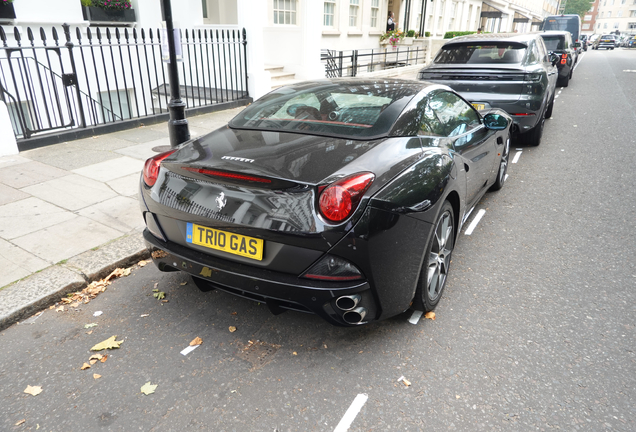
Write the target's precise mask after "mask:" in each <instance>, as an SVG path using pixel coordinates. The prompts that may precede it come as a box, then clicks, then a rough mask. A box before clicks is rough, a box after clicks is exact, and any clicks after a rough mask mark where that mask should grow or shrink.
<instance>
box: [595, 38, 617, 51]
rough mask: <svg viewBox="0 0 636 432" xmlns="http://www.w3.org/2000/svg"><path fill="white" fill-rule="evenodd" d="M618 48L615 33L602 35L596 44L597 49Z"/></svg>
mask: <svg viewBox="0 0 636 432" xmlns="http://www.w3.org/2000/svg"><path fill="white" fill-rule="evenodd" d="M614 48H616V38H615V36H614V35H601V37H600V38H599V39H598V41H597V44H596V49H614Z"/></svg>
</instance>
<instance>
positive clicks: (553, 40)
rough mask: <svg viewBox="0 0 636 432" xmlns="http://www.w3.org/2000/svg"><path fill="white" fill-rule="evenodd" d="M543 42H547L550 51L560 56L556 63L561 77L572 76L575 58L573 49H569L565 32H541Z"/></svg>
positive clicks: (546, 45)
mask: <svg viewBox="0 0 636 432" xmlns="http://www.w3.org/2000/svg"><path fill="white" fill-rule="evenodd" d="M541 37H542V38H543V43H544V44H545V47H546V49H547V50H548V52H551V53H554V54H556V55H558V56H559V61H558V62H557V63H556V67H557V69H558V71H559V78H561V79H563V78H566V77H569V76H570V72H571V71H572V68H574V58H573V57H572V51H571V50H569V49H567V45H568V40H567V39H569V38H568V37H566V35H565V34H563V33H557V32H545V33H541Z"/></svg>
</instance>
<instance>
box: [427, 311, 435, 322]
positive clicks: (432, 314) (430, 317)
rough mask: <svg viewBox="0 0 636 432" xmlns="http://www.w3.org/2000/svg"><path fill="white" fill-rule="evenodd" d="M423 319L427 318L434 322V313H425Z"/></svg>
mask: <svg viewBox="0 0 636 432" xmlns="http://www.w3.org/2000/svg"><path fill="white" fill-rule="evenodd" d="M424 318H428V319H430V320H433V321H435V312H426V315H424Z"/></svg>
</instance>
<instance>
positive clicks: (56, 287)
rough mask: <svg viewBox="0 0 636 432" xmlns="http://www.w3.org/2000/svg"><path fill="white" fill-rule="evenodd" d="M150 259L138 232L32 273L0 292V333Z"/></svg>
mask: <svg viewBox="0 0 636 432" xmlns="http://www.w3.org/2000/svg"><path fill="white" fill-rule="evenodd" d="M148 256H149V253H148V250H147V249H146V247H145V244H144V241H143V237H142V235H141V233H134V234H131V235H128V236H125V237H122V238H119V239H117V240H115V241H113V242H111V243H107V244H105V245H102V246H100V247H99V248H98V249H96V250H90V251H87V252H84V253H82V254H80V255H77V256H75V257H73V258H71V259H69V260H68V261H66V263H64V264H57V265H54V266H51V267H48V268H46V269H44V270H42V271H41V272H39V273H36V274H33V275H31V276H29V277H27V278H25V279H23V280H21V281H18V282H16V283H15V284H13V285H10V286H8V287H7V288H5V289H3V290H2V291H0V331H2V330H4V329H5V328H7V327H9V326H11V325H12V324H14V323H16V322H18V321H20V320H22V319H23V318H26V317H29V316H31V315H33V314H35V313H37V312H39V311H41V310H43V309H46V308H47V307H49V306H50V305H52V304H54V303H55V302H57V301H59V299H60V298H62V297H64V296H65V295H66V294H68V293H71V292H75V291H77V290H80V289H83V288H84V287H86V286H87V285H88V284H89V283H91V282H93V281H96V280H100V279H101V278H103V277H104V276H107V275H108V274H109V273H110V272H111V271H113V270H114V269H115V268H117V267H128V266H130V265H131V264H135V263H137V262H138V261H140V260H142V259H145V258H147V257H148Z"/></svg>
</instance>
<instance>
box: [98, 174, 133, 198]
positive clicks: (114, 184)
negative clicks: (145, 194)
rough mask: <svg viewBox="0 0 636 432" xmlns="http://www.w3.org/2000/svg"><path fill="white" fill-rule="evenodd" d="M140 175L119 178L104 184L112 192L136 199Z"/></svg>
mask: <svg viewBox="0 0 636 432" xmlns="http://www.w3.org/2000/svg"><path fill="white" fill-rule="evenodd" d="M140 174H141V173H133V174H129V175H127V176H125V177H120V178H118V179H115V180H111V181H109V182H106V184H107V185H108V186H110V187H111V189H112V190H114V191H115V192H117V193H118V194H119V195H123V196H129V197H132V196H134V197H135V198H136V197H137V194H138V193H139V177H140Z"/></svg>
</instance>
